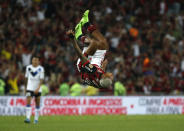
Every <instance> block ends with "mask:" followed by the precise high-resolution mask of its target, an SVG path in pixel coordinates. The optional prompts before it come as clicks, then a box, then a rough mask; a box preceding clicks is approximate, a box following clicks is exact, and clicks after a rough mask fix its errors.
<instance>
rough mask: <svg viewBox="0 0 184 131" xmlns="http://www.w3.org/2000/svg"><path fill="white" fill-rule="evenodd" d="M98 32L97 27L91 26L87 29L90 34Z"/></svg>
mask: <svg viewBox="0 0 184 131" xmlns="http://www.w3.org/2000/svg"><path fill="white" fill-rule="evenodd" d="M95 30H96V26H95V25H92V24H91V25H89V26H88V28H87V31H89V32H90V33H92V32H93V31H95Z"/></svg>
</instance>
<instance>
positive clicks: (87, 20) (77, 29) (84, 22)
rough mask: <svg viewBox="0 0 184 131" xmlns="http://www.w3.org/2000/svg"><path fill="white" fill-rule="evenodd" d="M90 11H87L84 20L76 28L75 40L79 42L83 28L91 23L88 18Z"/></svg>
mask: <svg viewBox="0 0 184 131" xmlns="http://www.w3.org/2000/svg"><path fill="white" fill-rule="evenodd" d="M88 14H89V10H86V11H85V12H84V14H83V16H82V19H81V20H80V22H79V23H78V24H77V25H76V27H75V38H76V39H77V40H78V39H79V37H80V36H81V35H82V27H83V26H84V25H85V24H86V23H88V22H89V18H88Z"/></svg>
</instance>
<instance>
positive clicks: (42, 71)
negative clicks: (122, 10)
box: [40, 68, 45, 79]
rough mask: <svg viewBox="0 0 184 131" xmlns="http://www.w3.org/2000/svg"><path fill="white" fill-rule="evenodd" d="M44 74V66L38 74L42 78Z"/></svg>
mask: <svg viewBox="0 0 184 131" xmlns="http://www.w3.org/2000/svg"><path fill="white" fill-rule="evenodd" d="M44 76H45V71H44V68H42V70H41V74H40V79H44Z"/></svg>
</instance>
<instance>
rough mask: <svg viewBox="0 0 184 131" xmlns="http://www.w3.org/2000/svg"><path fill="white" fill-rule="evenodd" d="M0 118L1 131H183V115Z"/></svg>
mask: <svg viewBox="0 0 184 131" xmlns="http://www.w3.org/2000/svg"><path fill="white" fill-rule="evenodd" d="M24 118H25V117H23V116H0V131H184V115H131V116H125V115H106V116H105V115H103V116H41V117H40V119H39V123H38V124H36V125H35V124H33V118H32V121H31V123H30V124H25V123H24V122H23V121H24Z"/></svg>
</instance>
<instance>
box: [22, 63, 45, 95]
mask: <svg viewBox="0 0 184 131" xmlns="http://www.w3.org/2000/svg"><path fill="white" fill-rule="evenodd" d="M25 77H26V78H28V82H27V90H29V91H35V90H36V89H37V88H38V86H39V84H40V80H41V79H42V80H43V79H44V68H43V67H42V66H41V65H38V66H37V67H34V66H32V65H28V66H27V67H26V74H25ZM41 91H42V90H41V88H40V90H39V92H41Z"/></svg>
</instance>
